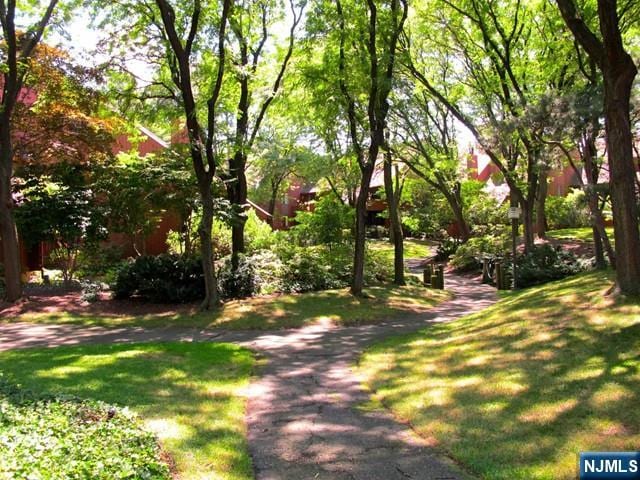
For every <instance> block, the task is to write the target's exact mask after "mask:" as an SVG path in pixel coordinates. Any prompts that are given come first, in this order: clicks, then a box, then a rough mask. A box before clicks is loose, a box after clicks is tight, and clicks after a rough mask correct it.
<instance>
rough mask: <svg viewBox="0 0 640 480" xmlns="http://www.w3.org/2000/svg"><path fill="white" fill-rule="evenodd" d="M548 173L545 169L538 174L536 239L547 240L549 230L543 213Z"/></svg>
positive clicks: (547, 190) (547, 188)
mask: <svg viewBox="0 0 640 480" xmlns="http://www.w3.org/2000/svg"><path fill="white" fill-rule="evenodd" d="M548 175H549V171H548V170H547V168H546V167H545V168H544V169H543V170H542V171H541V172H540V178H539V180H538V182H539V183H538V195H537V196H536V231H537V232H538V238H543V239H544V238H547V230H548V228H549V226H548V223H547V213H546V212H545V205H546V203H547V194H548V192H549V185H548V184H547V177H548Z"/></svg>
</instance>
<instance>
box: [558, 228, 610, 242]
mask: <svg viewBox="0 0 640 480" xmlns="http://www.w3.org/2000/svg"><path fill="white" fill-rule="evenodd" d="M606 230H607V235H608V236H609V238H610V239H611V241H612V242H613V227H609V228H607V229H606ZM547 236H548V237H549V238H555V239H557V240H579V241H581V242H587V243H591V242H593V230H591V228H588V227H586V228H564V229H562V230H551V231H550V232H547Z"/></svg>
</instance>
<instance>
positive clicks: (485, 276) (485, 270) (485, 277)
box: [482, 256, 491, 283]
mask: <svg viewBox="0 0 640 480" xmlns="http://www.w3.org/2000/svg"><path fill="white" fill-rule="evenodd" d="M482 283H491V275H489V257H486V256H484V257H482Z"/></svg>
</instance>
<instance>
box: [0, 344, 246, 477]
mask: <svg viewBox="0 0 640 480" xmlns="http://www.w3.org/2000/svg"><path fill="white" fill-rule="evenodd" d="M253 365H254V360H253V357H252V355H251V354H250V353H249V352H248V351H247V350H245V349H242V348H240V347H236V346H233V345H228V344H214V343H162V344H160V343H150V344H144V345H101V346H98V345H96V346H83V347H60V348H54V349H27V350H14V351H7V352H2V353H0V372H4V374H5V375H6V376H7V377H8V378H11V379H13V380H14V381H15V382H19V383H20V384H22V385H23V386H24V388H26V389H28V390H32V391H34V392H51V393H53V394H55V395H57V396H58V398H69V397H68V396H69V395H72V396H75V397H79V398H83V399H86V400H85V402H83V403H79V404H76V403H74V402H71V401H56V402H53V403H49V404H48V405H41V406H38V408H37V411H36V412H34V411H33V410H31V411H30V412H28V413H29V415H35V414H37V415H38V417H33V416H30V417H29V420H30V421H29V422H23V425H22V426H21V427H19V428H17V429H16V428H14V429H13V430H12V432H14V434H19V433H20V432H22V433H24V432H25V431H26V432H32V431H33V432H36V433H40V434H41V435H40V436H37V435H35V434H34V435H29V436H27V437H22V440H24V441H25V442H27V443H29V444H28V445H23V446H16V444H15V443H14V444H11V445H10V446H11V448H13V449H14V451H18V452H19V453H21V455H22V457H20V458H18V459H17V460H18V463H19V464H21V465H22V467H15V466H13V467H11V465H10V468H28V467H29V465H27V459H25V457H24V455H26V454H27V450H28V449H32V450H33V451H34V452H38V451H41V450H39V449H44V450H45V451H46V448H50V446H51V445H55V443H52V441H51V440H50V439H51V437H53V436H55V433H51V432H56V431H59V430H60V429H66V431H69V432H70V433H71V432H72V430H71V427H70V426H69V425H67V423H66V422H67V421H68V420H67V419H68V418H69V416H70V415H71V416H74V415H78V414H79V415H89V416H92V415H94V414H98V415H100V416H103V415H107V416H108V415H109V408H110V407H107V406H103V405H102V404H101V403H97V402H106V403H107V404H110V405H116V406H118V407H119V408H118V409H117V410H115V413H114V415H113V422H111V421H110V422H100V423H99V424H98V425H99V427H98V428H96V429H95V431H94V432H92V434H91V435H90V436H89V435H84V436H81V435H80V434H78V435H76V436H74V437H65V439H64V441H65V447H64V448H67V450H66V451H67V452H73V451H74V448H75V447H74V446H72V445H70V444H69V442H74V443H75V442H78V444H79V445H82V449H83V450H84V452H85V454H86V455H84V456H83V457H82V458H80V459H73V458H71V457H68V458H67V459H68V460H69V461H68V462H67V464H66V465H63V464H60V462H57V461H56V457H55V456H53V457H49V459H48V461H51V462H55V463H56V465H52V464H47V463H46V460H44V459H42V460H40V464H41V465H42V468H43V471H42V472H41V476H37V475H36V476H33V475H32V476H27V475H24V476H21V475H16V476H11V475H9V477H2V474H3V473H4V472H2V469H0V477H1V478H65V479H67V478H69V479H72V478H105V479H106V478H109V479H111V478H167V477H166V475H165V476H164V477H163V476H161V475H160V473H161V472H162V471H163V470H162V468H161V467H159V466H157V465H156V464H155V463H154V462H155V461H156V460H155V459H157V456H156V453H157V452H155V451H153V445H152V444H150V443H149V440H148V438H147V437H145V436H144V435H143V434H140V433H139V432H138V430H134V429H133V428H132V426H131V424H130V423H128V421H127V420H126V418H127V417H126V416H125V414H124V413H123V410H121V409H120V407H125V408H129V409H130V410H131V411H132V412H136V413H137V414H139V416H140V420H141V422H142V424H143V425H144V427H145V429H146V430H148V431H149V432H152V433H153V434H155V435H157V437H158V439H159V441H160V444H161V446H162V448H163V449H164V450H165V451H166V452H167V453H168V454H169V456H170V458H171V462H170V464H171V467H172V469H173V471H174V473H175V474H176V475H178V476H179V478H181V479H196V478H216V479H218V478H219V479H223V480H246V479H250V478H253V476H252V468H251V461H250V459H249V456H248V453H247V445H246V440H245V426H244V410H245V408H244V407H245V399H244V398H243V397H242V395H241V390H242V389H243V388H244V387H246V385H247V384H248V382H249V378H250V375H251V372H252V368H253ZM61 396H62V397H61ZM0 401H1V402H2V403H1V405H2V407H3V409H2V411H0V413H1V415H0V430H3V429H6V428H7V423H6V422H7V419H8V420H9V422H12V421H18V422H21V421H23V420H26V419H25V418H20V416H21V415H26V414H27V411H26V410H25V409H26V408H28V405H27V406H21V405H20V403H19V402H15V401H9V403H8V410H7V396H6V394H4V395H3V396H2V399H1V400H0ZM84 406H89V407H90V409H88V410H83V409H84ZM105 409H106V410H107V411H106V413H105ZM34 418H38V419H39V420H41V422H37V423H35V424H32V423H33V422H32V420H33V419H34ZM117 422H121V423H117ZM10 425H11V423H10ZM9 428H10V429H11V428H12V427H11V426H9ZM73 428H75V430H73V432H77V431H79V430H80V428H81V427H78V426H75V427H73ZM87 428H90V427H87ZM10 433H11V432H10ZM125 434H126V437H127V438H123V436H125ZM107 436H108V438H107ZM0 437H2V438H3V439H2V440H0V453H2V454H0V457H2V459H0V465H2V466H3V468H7V467H6V462H11V461H12V459H10V458H6V457H5V455H4V452H2V449H3V448H7V438H6V437H4V435H0ZM11 438H17V437H15V436H14V437H10V438H9V442H10V441H11ZM120 440H121V441H122V442H124V445H125V446H126V447H127V448H128V449H125V450H121V451H120V452H119V453H114V450H115V446H114V445H117V443H118V441H120ZM80 442H83V443H81V444H80ZM131 442H137V445H135V448H134V447H133V446H132V445H131V444H130V443H131ZM60 448H62V447H61V446H60ZM52 450H53V451H52V455H55V454H58V453H60V451H59V450H58V449H57V448H55V446H54V447H53V448H52ZM102 450H104V451H103V453H104V454H105V455H109V458H106V457H104V456H101V455H102V454H101V453H100V452H101V451H102ZM88 453H91V455H89V454H88ZM112 453H114V455H113V456H111V455H110V454H112ZM152 453H153V455H151V454H152ZM34 458H41V457H37V455H36V457H34ZM21 459H25V462H22V461H21ZM75 460H77V463H74V461H75ZM147 460H148V461H149V462H148V463H147ZM99 461H103V463H104V465H103V467H104V470H105V472H109V470H108V467H109V466H110V465H111V464H114V468H118V469H119V470H116V472H117V473H118V474H122V475H117V474H114V475H112V476H107V477H104V476H103V477H100V476H99V475H98V476H94V475H93V474H91V472H94V471H96V469H98V470H99V469H100V468H101V467H100V466H99V465H98V462H99ZM29 462H32V460H29ZM126 462H131V463H133V464H135V463H136V462H137V463H145V464H147V465H148V467H149V468H151V467H154V468H155V469H156V470H150V472H149V473H150V474H151V476H145V475H144V474H142V472H141V470H137V471H136V473H135V474H133V473H131V472H129V474H128V476H127V475H125V473H127V471H126V468H127V463H126ZM3 463H4V464H5V465H3ZM33 463H36V462H35V461H34V462H33ZM63 463H64V462H63ZM68 469H71V470H68ZM74 469H77V470H74ZM67 471H69V472H70V473H69V475H67V474H66V472H67ZM76 471H77V472H78V475H75V476H74V474H75V472H76ZM158 472H160V473H158Z"/></svg>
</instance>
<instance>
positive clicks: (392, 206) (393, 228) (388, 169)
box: [384, 151, 405, 285]
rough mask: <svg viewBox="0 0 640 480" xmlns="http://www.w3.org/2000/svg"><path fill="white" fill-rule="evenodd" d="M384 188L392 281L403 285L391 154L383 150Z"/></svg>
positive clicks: (401, 247) (402, 266) (399, 224)
mask: <svg viewBox="0 0 640 480" xmlns="http://www.w3.org/2000/svg"><path fill="white" fill-rule="evenodd" d="M384 188H385V192H386V195H387V206H388V208H389V221H390V223H391V225H390V228H389V230H390V232H391V233H392V234H391V235H390V236H391V237H392V238H393V252H394V256H393V272H394V273H393V283H395V284H396V285H404V284H405V280H404V238H403V233H402V224H401V223H400V215H399V214H398V202H397V198H396V195H395V192H394V187H393V175H392V165H391V154H390V153H389V152H388V151H387V152H385V158H384Z"/></svg>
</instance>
